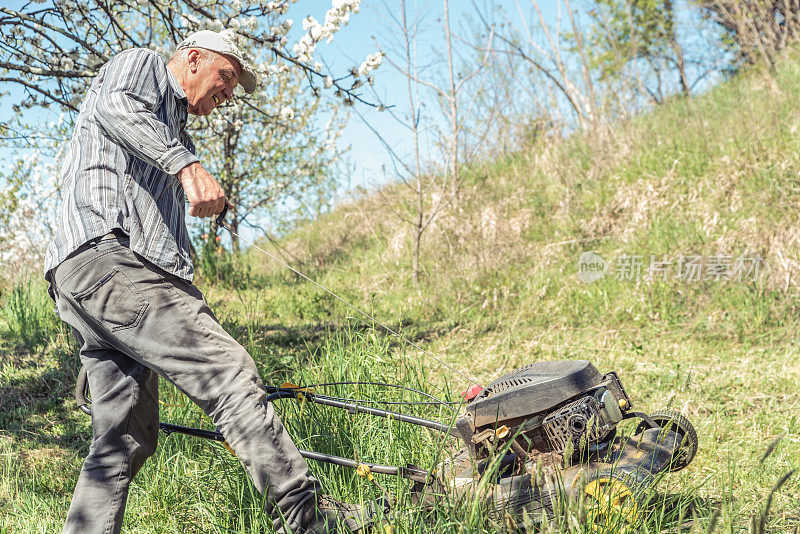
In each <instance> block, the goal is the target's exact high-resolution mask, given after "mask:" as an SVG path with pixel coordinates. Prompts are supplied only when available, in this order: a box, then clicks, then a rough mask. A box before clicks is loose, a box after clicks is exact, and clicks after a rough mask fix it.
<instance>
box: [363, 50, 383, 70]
mask: <svg viewBox="0 0 800 534" xmlns="http://www.w3.org/2000/svg"><path fill="white" fill-rule="evenodd" d="M381 63H383V52H382V51H380V50H378V51H377V52H375V53H374V54H370V55H368V56H367V59H365V60H364V63H362V64H361V66H359V67H358V71H357V72H358V74H359V76H369V73H370V72H372V71H373V70H375V69H377V68H378V67H380V65H381Z"/></svg>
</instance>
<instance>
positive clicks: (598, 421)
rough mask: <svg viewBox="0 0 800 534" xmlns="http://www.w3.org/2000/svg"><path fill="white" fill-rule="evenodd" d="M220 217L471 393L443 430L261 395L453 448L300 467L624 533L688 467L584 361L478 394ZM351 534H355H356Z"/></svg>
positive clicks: (429, 500)
mask: <svg viewBox="0 0 800 534" xmlns="http://www.w3.org/2000/svg"><path fill="white" fill-rule="evenodd" d="M226 211H227V208H226V209H225V210H224V211H223V212H222V213H221V214H220V215H219V217H218V218H217V224H219V225H220V226H221V227H223V228H225V229H227V230H228V231H229V232H230V233H231V234H232V235H234V236H236V237H237V238H238V239H239V240H240V241H242V242H243V243H245V244H248V245H250V246H252V247H253V248H255V249H257V250H259V251H261V252H262V253H263V254H265V255H267V256H269V257H270V258H272V259H273V260H275V261H276V262H278V263H280V264H281V265H283V266H284V267H287V268H288V269H290V270H291V271H293V272H294V273H295V274H297V275H298V276H300V277H301V278H303V279H305V280H307V281H309V282H310V283H312V284H313V285H315V286H317V287H319V288H320V289H322V290H323V291H325V292H326V293H328V294H329V295H331V296H332V297H334V298H336V299H338V300H339V301H341V302H342V303H344V304H345V305H347V306H348V307H349V308H351V309H353V310H355V311H356V312H358V313H359V314H361V315H362V316H364V317H366V318H368V319H369V320H370V321H371V323H372V324H377V325H379V326H380V327H381V328H383V329H384V330H386V331H387V332H388V333H390V334H391V335H394V336H396V337H397V338H399V339H400V340H402V341H403V342H405V343H407V344H408V345H410V346H412V347H414V348H416V349H417V350H419V351H420V352H421V353H422V354H424V355H426V356H427V357H429V358H431V359H433V360H435V361H437V362H438V363H439V364H440V365H441V366H442V367H444V368H447V369H449V370H450V371H451V372H452V373H454V374H456V375H459V376H461V377H463V378H465V379H466V380H467V381H469V383H470V384H472V386H471V387H470V388H468V389H467V391H465V393H464V403H463V406H462V409H461V410H460V411H459V412H458V413H457V415H456V417H454V419H453V420H452V421H450V422H441V421H432V420H428V419H424V418H421V417H417V416H413V415H409V414H404V413H399V412H395V411H389V410H384V409H380V408H376V407H374V406H370V405H367V403H362V402H358V401H351V400H348V399H343V398H338V397H331V396H327V395H322V394H318V393H316V392H315V390H314V389H312V388H310V387H309V386H297V385H292V384H283V385H281V386H279V387H278V386H268V387H267V388H266V390H267V391H266V393H267V399H266V401H267V402H272V401H276V400H278V399H294V400H298V401H305V402H312V403H315V404H320V405H323V406H329V407H333V408H338V409H343V410H347V411H348V412H349V413H351V414H354V415H355V414H365V415H370V416H376V417H383V418H388V419H393V420H396V421H400V422H403V423H408V424H412V425H418V426H421V427H425V428H429V429H431V430H434V431H437V432H440V433H442V434H444V435H446V436H450V437H452V438H453V439H452V441H453V442H455V443H456V444H458V446H453V447H452V451H451V452H452V454H450V455H445V460H444V461H442V462H441V463H440V464H439V465H436V466H434V467H433V468H432V469H431V470H425V469H422V468H420V467H417V466H415V465H406V466H390V465H379V464H371V463H364V462H358V461H356V460H353V459H350V458H343V457H339V456H333V455H330V454H324V453H320V452H314V451H307V450H300V454H301V455H302V456H303V457H305V458H306V459H309V460H316V461H319V462H327V463H331V464H335V465H339V466H343V467H349V468H353V469H356V470H357V472H358V474H359V475H360V476H363V477H365V478H367V479H370V480H374V476H373V473H379V474H384V475H394V476H398V477H402V478H405V479H407V480H409V481H411V493H412V502H413V503H414V504H416V505H419V507H420V511H421V512H423V513H424V511H425V510H426V509H427V510H430V509H431V508H433V507H435V506H436V505H437V503H440V502H442V501H443V500H449V499H453V498H458V499H464V498H473V499H474V498H478V499H482V500H483V502H484V504H485V506H486V510H487V512H488V516H489V519H490V520H493V521H496V522H503V523H505V522H506V520H507V519H508V518H509V517H510V518H512V520H514V521H519V520H524V519H525V516H527V517H530V518H533V520H534V521H535V520H536V519H537V518H540V517H542V516H543V515H544V516H550V517H552V516H553V515H554V514H556V513H558V511H559V510H562V509H563V505H564V503H565V502H570V501H573V502H574V501H575V500H578V501H579V502H581V503H582V504H583V505H584V506H585V511H586V513H587V515H588V520H589V522H590V523H591V524H593V525H596V526H598V527H603V526H605V527H606V530H607V529H608V527H609V526H611V527H612V528H613V530H614V531H622V530H625V528H624V525H634V524H635V523H636V521H637V518H638V515H639V503H638V502H637V501H638V499H639V497H640V496H641V495H642V493H643V491H644V490H645V489H647V488H648V487H650V486H652V485H653V484H654V482H655V481H656V480H657V478H658V475H659V474H660V473H664V472H666V471H677V470H679V469H683V468H684V467H686V466H687V465H689V463H690V462H691V461H692V459H693V458H694V456H695V454H696V452H697V446H698V439H697V432H696V431H695V429H694V427H693V426H692V424H691V423H690V422H689V420H688V419H687V418H685V417H684V416H682V415H680V414H679V413H676V412H672V411H669V410H665V411H660V412H654V413H651V414H650V415H648V414H645V413H643V412H637V411H633V403H632V402H631V399H630V397H629V396H628V393H627V392H626V391H625V388H624V387H623V386H622V382H621V381H620V379H619V377H618V376H617V374H616V373H615V372H609V373H606V374H603V373H600V372H599V371H598V370H597V368H595V366H594V365H592V364H591V363H590V362H588V361H585V360H575V361H553V362H547V361H544V362H534V363H531V364H528V365H526V366H524V367H521V368H519V369H517V370H515V371H512V372H511V373H508V374H505V375H503V376H501V377H499V378H497V379H496V380H494V381H493V382H491V383H490V384H488V385H487V386H485V387H481V386H480V385H478V382H477V381H475V380H474V379H473V378H471V377H469V376H467V375H465V374H464V373H462V372H460V371H458V370H457V369H454V368H453V367H452V366H450V365H448V364H447V363H445V362H443V361H442V360H441V359H439V358H437V357H436V356H434V355H433V354H431V353H430V352H428V351H426V350H425V349H423V348H421V347H419V346H418V345H417V344H415V343H413V342H412V341H410V340H408V339H406V338H405V337H404V336H402V335H401V334H400V333H398V332H396V331H395V330H393V329H392V328H390V327H389V326H387V325H385V324H384V323H382V322H380V321H378V320H377V319H375V318H374V317H373V316H371V315H370V314H368V313H366V312H364V311H362V310H361V309H360V308H357V307H356V306H354V305H352V304H351V303H349V302H348V301H347V300H345V299H343V298H342V297H340V296H339V295H337V294H335V293H333V292H332V291H330V290H329V289H327V288H325V287H324V286H322V285H320V284H319V283H317V282H316V281H314V280H312V279H311V278H309V277H308V276H306V275H305V274H303V273H302V272H300V271H298V270H297V269H295V268H294V267H292V266H291V265H289V264H287V263H286V262H284V261H282V260H281V259H279V258H277V257H275V256H273V255H272V254H270V253H269V252H267V251H266V250H264V249H262V248H261V247H259V246H258V245H257V244H255V243H253V242H251V241H249V240H247V239H245V238H243V237H242V236H240V235H238V234H237V233H236V232H235V231H234V230H233V229H232V228H231V227H230V226H229V225H228V224H227V223H226V222H225V220H224V219H225V213H226ZM354 384H355V383H354ZM382 385H384V386H392V387H399V388H403V389H410V388H405V387H404V386H400V385H396V384H395V385H393V384H382ZM412 391H413V390H412ZM86 392H87V380H86V373H85V370H84V369H83V368H82V369H81V371H80V373H79V374H78V381H77V386H76V390H75V400H76V402H77V404H78V406H79V407H80V409H81V410H83V411H84V412H86V413H91V408H90V406H89V402H88V401H87V399H86ZM417 393H422V392H417ZM438 402H442V401H438ZM442 404H446V403H443V402H442ZM627 419H638V420H639V423H638V426H637V427H636V429H635V431H634V432H633V435H632V436H623V435H618V433H617V425H618V424H619V423H621V422H622V421H623V420H627ZM159 427H160V429H161V430H162V431H163V432H165V433H166V434H168V435H169V434H172V433H180V434H187V435H190V436H196V437H199V438H204V439H210V440H215V441H219V442H222V443H223V444H225V445H227V444H226V443H225V437H224V436H223V435H222V434H221V433H220V432H215V431H211V430H205V429H199V428H191V427H185V426H179V425H174V424H170V423H159ZM378 486H379V487H380V485H379V484H378ZM384 494H385V491H384ZM384 496H385V499H383V503H384V505H385V506H384V512H388V510H387V508H388V507H390V506H391V498H390V497H389V496H388V495H384ZM617 525H619V526H618V527H617ZM349 526H351V529H353V528H352V527H353V524H350V525H349Z"/></svg>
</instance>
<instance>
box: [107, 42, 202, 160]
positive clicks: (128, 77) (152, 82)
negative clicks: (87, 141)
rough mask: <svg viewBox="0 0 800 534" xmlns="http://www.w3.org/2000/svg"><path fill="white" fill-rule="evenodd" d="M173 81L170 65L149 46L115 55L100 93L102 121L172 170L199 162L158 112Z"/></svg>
mask: <svg viewBox="0 0 800 534" xmlns="http://www.w3.org/2000/svg"><path fill="white" fill-rule="evenodd" d="M168 84H169V81H168V79H167V67H166V65H164V62H163V61H161V59H160V58H159V57H158V56H156V55H155V54H153V53H152V52H149V51H147V50H131V51H129V52H124V53H123V54H121V55H119V56H117V57H116V58H114V59H112V60H111V62H110V63H109V64H108V65H107V66H106V68H105V79H104V80H103V85H102V87H101V89H100V93H99V94H98V95H97V105H96V108H95V111H96V117H97V121H98V123H99V124H100V126H101V127H102V128H103V130H104V131H105V133H106V135H108V137H109V138H111V139H112V140H113V141H115V142H116V143H118V144H119V145H120V146H121V147H122V148H124V149H125V150H127V151H128V152H130V153H132V154H133V155H135V156H136V157H138V158H140V159H142V160H144V161H146V162H147V163H149V164H150V165H153V166H154V167H157V168H159V169H161V170H162V171H164V172H166V173H167V174H172V175H175V174H177V173H178V171H179V170H181V169H182V168H184V167H186V166H187V165H189V164H190V163H194V162H197V161H199V160H198V159H197V157H196V156H195V155H194V154H192V153H191V152H190V151H189V150H188V149H187V148H186V147H185V146H183V145H182V144H181V142H180V140H179V139H178V138H177V137H174V136H173V135H172V134H171V132H170V131H169V127H168V126H167V125H166V124H164V123H163V122H161V121H160V120H159V118H158V116H156V113H155V111H156V110H157V109H158V107H159V105H160V104H161V102H162V100H163V99H164V96H165V93H166V90H167V87H168Z"/></svg>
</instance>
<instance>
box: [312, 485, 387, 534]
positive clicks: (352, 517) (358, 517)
mask: <svg viewBox="0 0 800 534" xmlns="http://www.w3.org/2000/svg"><path fill="white" fill-rule="evenodd" d="M378 506H380V507H381V508H383V513H384V514H386V513H388V511H389V510H388V505H387V504H385V503H382V502H379V503H378ZM375 508H376V507H375V506H374V505H372V504H370V505H368V506H359V505H357V504H349V503H345V502H341V501H337V500H336V499H333V498H331V497H329V496H328V495H320V497H319V501H318V502H317V506H316V507H315V508H314V509H313V510H309V512H307V516H308V519H309V522H308V523H306V524H305V525H304V526H303V528H302V530H301V532H303V533H304V534H334V533H339V534H346V533H348V532H360V531H361V530H363V529H365V528H366V527H368V526H370V525H372V524H373V523H375V521H376V520H377V519H378V517H379V513H378V512H377V510H376V509H375Z"/></svg>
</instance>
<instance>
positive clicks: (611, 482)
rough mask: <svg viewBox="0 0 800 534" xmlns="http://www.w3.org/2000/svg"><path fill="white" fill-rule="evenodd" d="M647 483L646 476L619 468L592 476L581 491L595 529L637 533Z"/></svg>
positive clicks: (589, 523) (588, 519)
mask: <svg viewBox="0 0 800 534" xmlns="http://www.w3.org/2000/svg"><path fill="white" fill-rule="evenodd" d="M646 485H647V484H646V482H645V480H644V479H640V478H639V477H637V476H635V475H634V474H631V473H627V472H624V471H620V470H619V469H616V470H602V471H599V472H595V473H594V474H592V475H590V477H589V479H588V480H587V481H586V482H585V483H584V484H583V487H582V488H581V491H582V493H583V499H584V501H583V502H584V506H585V509H586V519H587V524H588V525H589V526H590V528H591V529H592V532H598V533H609V534H610V533H612V532H614V533H623V534H629V533H633V532H636V528H637V523H638V521H639V516H640V513H641V508H642V505H641V501H642V494H643V491H644V489H645V487H646Z"/></svg>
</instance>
